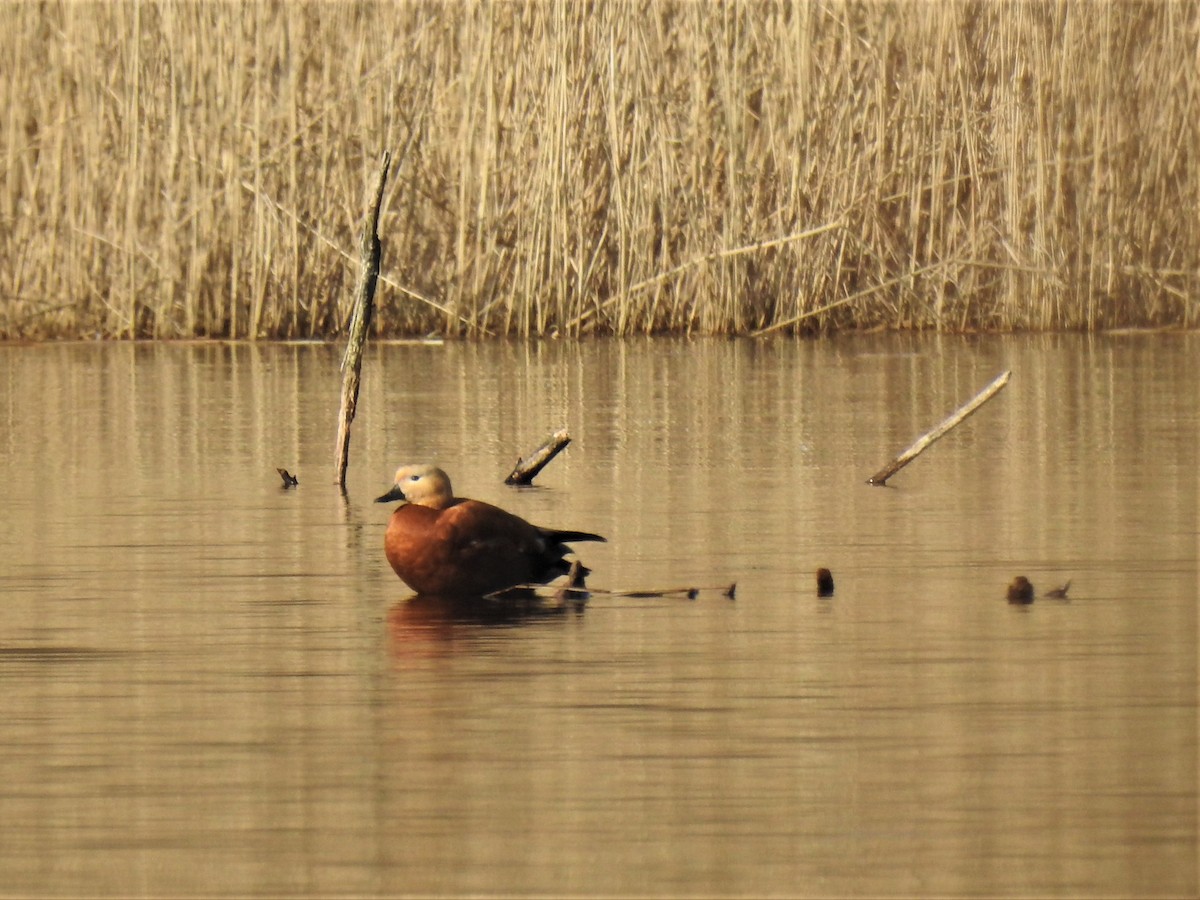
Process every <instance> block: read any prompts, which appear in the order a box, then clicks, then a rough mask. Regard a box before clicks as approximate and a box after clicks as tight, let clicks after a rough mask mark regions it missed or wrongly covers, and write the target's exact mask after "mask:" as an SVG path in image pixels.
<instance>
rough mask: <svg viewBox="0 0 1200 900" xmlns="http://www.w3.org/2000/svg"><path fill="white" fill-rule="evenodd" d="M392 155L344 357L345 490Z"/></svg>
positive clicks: (341, 441) (369, 229)
mask: <svg viewBox="0 0 1200 900" xmlns="http://www.w3.org/2000/svg"><path fill="white" fill-rule="evenodd" d="M391 163H392V156H391V154H390V153H388V152H387V151H384V154H383V165H382V166H381V167H380V169H379V181H378V182H377V183H376V185H375V204H374V206H373V207H372V210H371V214H370V217H369V218H368V220H367V224H365V225H364V226H363V232H362V242H361V244H360V245H359V249H360V251H361V253H362V273H361V274H360V275H359V278H358V290H357V292H356V294H355V298H354V314H353V316H352V317H351V319H350V335H349V338H348V339H347V341H346V355H345V356H343V357H342V408H341V411H340V412H339V413H338V436H337V461H336V466H337V483H338V487H340V488H341V489H342V490H343V491H345V490H346V467H347V466H348V465H349V462H350V423H351V422H353V421H354V413H355V410H356V409H357V407H358V384H359V371H360V369H361V368H362V352H363V347H364V346H365V345H366V343H367V331H368V330H369V329H370V327H371V312H372V310H373V309H374V307H375V280H376V278H378V276H379V258H380V253H381V247H380V243H379V207H380V206H381V205H382V204H383V186H384V184H385V183H386V182H387V174H388V167H389V166H390V165H391Z"/></svg>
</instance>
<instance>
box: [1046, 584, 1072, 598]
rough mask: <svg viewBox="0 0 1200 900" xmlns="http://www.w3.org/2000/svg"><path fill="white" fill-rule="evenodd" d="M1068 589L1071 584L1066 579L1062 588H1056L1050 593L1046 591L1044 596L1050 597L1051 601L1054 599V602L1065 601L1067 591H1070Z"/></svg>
mask: <svg viewBox="0 0 1200 900" xmlns="http://www.w3.org/2000/svg"><path fill="white" fill-rule="evenodd" d="M1070 587H1071V582H1070V580H1069V579H1068V581H1067V583H1066V584H1064V585H1063V586H1062V587H1056V588H1055V589H1054V590H1052V591H1046V596H1047V597H1050V598H1051V599H1054V600H1067V599H1069V598H1068V597H1067V591H1068V590H1069V589H1070Z"/></svg>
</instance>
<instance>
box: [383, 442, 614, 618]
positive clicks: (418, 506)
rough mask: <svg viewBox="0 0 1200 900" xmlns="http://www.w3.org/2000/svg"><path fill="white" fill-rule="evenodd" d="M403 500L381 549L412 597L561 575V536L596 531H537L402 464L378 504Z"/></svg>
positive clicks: (476, 591) (432, 474) (477, 592)
mask: <svg viewBox="0 0 1200 900" xmlns="http://www.w3.org/2000/svg"><path fill="white" fill-rule="evenodd" d="M389 500H404V501H406V502H404V503H403V504H402V505H401V506H399V507H397V508H396V510H395V511H394V512H393V513H392V517H391V520H390V521H389V522H388V527H387V533H386V534H385V536H384V553H385V555H386V556H387V561H388V563H389V564H391V567H392V569H393V570H395V572H396V574H397V575H399V576H400V578H401V579H403V581H404V583H405V584H407V585H408V586H409V587H411V588H412V589H413V590H414V591H416V592H417V593H419V594H429V595H438V596H446V597H450V596H482V595H484V594H489V593H492V592H493V591H499V590H502V589H504V588H508V587H512V586H513V585H517V584H543V583H545V582H547V581H550V580H551V579H553V578H556V577H557V576H559V575H565V574H566V573H567V571H568V569H569V563H567V562H566V561H565V559H564V556H565V555H566V554H567V553H569V552H570V550H569V548H568V547H567V546H566V544H565V542H566V541H572V540H593V541H602V540H604V538H602V537H600V536H599V535H595V534H590V533H587V532H577V531H552V530H549V529H545V528H539V527H538V526H536V525H532V524H530V523H529V522H526V521H525V520H524V519H522V518H520V517H519V516H515V515H513V514H512V513H510V512H506V511H505V510H503V509H500V508H499V507H497V506H492V505H491V504H490V503H482V502H480V501H478V500H466V499H461V498H456V497H454V496H453V494H452V492H451V490H450V481H449V478H447V477H446V474H445V473H444V472H442V471H441V470H440V469H436V468H434V467H432V466H402V467H401V468H400V470H399V471H398V472H397V473H396V480H395V484H394V486H393V488H392V490H391V491H389V492H388V493H387V494H384V495H383V496H382V497H380V498H379V501H380V502H387V501H389Z"/></svg>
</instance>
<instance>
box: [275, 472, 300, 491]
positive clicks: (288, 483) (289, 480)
mask: <svg viewBox="0 0 1200 900" xmlns="http://www.w3.org/2000/svg"><path fill="white" fill-rule="evenodd" d="M275 471H276V472H278V473H279V477H280V478H282V479H283V489H284V490H285V491H286V490H287V489H288V488H292V487H296V485H298V484H299V483H300V479H299V478H297V477H296V476H295V475H293V474H292V473H291V472H289V471H288V470H287V469H276V470H275Z"/></svg>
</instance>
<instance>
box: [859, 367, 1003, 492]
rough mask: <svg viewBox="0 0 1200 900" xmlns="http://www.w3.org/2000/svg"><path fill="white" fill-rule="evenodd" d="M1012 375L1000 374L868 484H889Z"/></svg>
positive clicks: (989, 397) (992, 394)
mask: <svg viewBox="0 0 1200 900" xmlns="http://www.w3.org/2000/svg"><path fill="white" fill-rule="evenodd" d="M1010 375H1012V370H1009V371H1007V372H1002V373H1000V375H998V376H997V377H996V378H995V380H993V381H992V383H991V384H989V385H988V386H987V387H985V388H984V389H983V390H982V391H980V392H979V393H978V394H976V395H975V396H974V397H972V398H971V400H970V401H968V402H967V403H965V404H963V405H962V406H960V407H959V408H958V410H956V411H955V412H954V413H952V414H951V415H950V416H948V417H947V418H946V419H945V421H943V422H942V424H941V425H939V426H938V427H937V428H935V429H933V430H932V431H929V432H927V433H926V434H923V435H921V437H919V438H917V440H916V442H915V443H914V444H913V445H912V446H911V447H909V448H908V449H907V450H905V451H904V452H903V453H901V454H900V455H899V456H897V457H896V458H895V459H894V460H892V461H891V462H890V463H888V464H887V465H886V466H884V468H882V469H880V470H879V471H878V472H876V473H875V474H874V475H872V476H871V477H870V478H868V479H867V484H875V485H884V484H887V480H888V479H889V478H891V477H892V476H893V475H895V474H896V473H897V472H899V471H900V470H901V469H903V468H904V467H905V466H907V465H908V464H909V463H910V462H912V461H913V460H914V459H916V458H917V457H918V456H919V455H920V454H922V453H923V452H925V451H926V450H927V449H929V447H930V445H932V444H933V442H934V441H936V440H937V439H938V438H940V437H941V436H942V435H944V434H945V433H946V432H947V431H949V430H950V429H951V428H953V427H954V426H955V425H958V424H960V423H961V422H962V421H963V420H964V419H966V418H967V416H969V415H971V413H973V412H975V410H977V409H979V407H981V406H983V404H984V403H986V402H987V401H988V400H990V399H991V398H992V397H993V396H995V394H996V393H997V392H998V391H999V390H1000V389H1001V388H1002V387H1004V386H1005V385H1006V384H1008V379H1009V376H1010Z"/></svg>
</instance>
